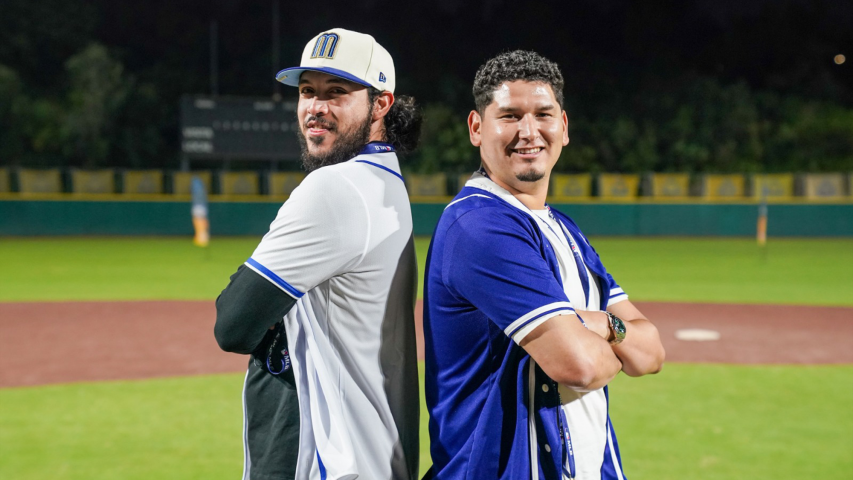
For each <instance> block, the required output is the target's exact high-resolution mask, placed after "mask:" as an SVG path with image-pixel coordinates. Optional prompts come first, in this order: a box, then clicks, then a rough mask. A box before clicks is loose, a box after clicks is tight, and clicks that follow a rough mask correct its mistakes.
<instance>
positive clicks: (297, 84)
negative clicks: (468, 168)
mask: <svg viewBox="0 0 853 480" xmlns="http://www.w3.org/2000/svg"><path fill="white" fill-rule="evenodd" d="M276 79H277V80H278V81H280V82H282V83H284V84H285V85H289V86H292V87H294V88H295V90H294V91H295V92H298V103H297V109H296V112H297V113H296V115H297V119H298V122H299V130H298V131H297V135H298V137H299V140H300V143H301V145H302V163H303V165H304V167H305V169H306V170H308V172H309V173H308V175H307V176H306V177H305V180H303V181H302V183H301V184H300V185H299V187H297V188H296V189H295V190H294V191H293V193H292V194H291V196H290V198H289V199H288V200H287V201H286V202H285V203H284V205H282V207H281V209H280V210H279V212H278V215H277V216H276V218H275V220H273V222H272V224H271V225H270V230H269V232H268V233H267V234H266V235H265V236H264V238H263V239H262V240H261V242H260V244H259V245H258V246H257V248H256V249H255V251H254V253H252V256H251V257H250V258H249V259H248V260H246V262H245V263H244V264H243V265H241V266H240V267H239V268H238V270H237V272H236V273H235V274H234V275H233V276H232V277H231V282H230V283H229V284H228V287H227V288H226V289H225V290H224V291H223V292H222V294H221V295H220V296H219V298H218V299H217V300H216V311H217V316H216V326H215V328H214V334H215V336H216V340H217V341H218V342H219V345H220V347H221V348H222V349H223V350H226V351H229V352H237V353H243V354H251V359H250V360H249V365H248V371H247V373H246V381H245V384H244V388H243V413H244V423H243V449H244V469H243V480H291V479H300V480H301V479H310V480H324V479H326V478H330V479H331V478H341V479H343V478H366V479H377V480H380V479H382V480H398V479H399V480H413V479H414V478H415V477H416V476H417V472H418V425H419V422H418V415H419V405H418V372H417V352H416V346H415V322H414V299H415V290H416V285H417V280H416V271H417V265H416V261H415V251H414V243H413V238H412V213H411V207H410V205H409V198H408V195H407V193H406V186H405V184H404V183H403V176H402V174H401V171H400V162H399V160H398V158H397V152H399V153H403V154H405V153H408V152H410V151H412V150H414V148H415V147H416V146H417V143H418V138H419V135H420V125H421V120H422V116H421V113H420V110H419V109H418V108H417V106H416V105H415V103H414V99H412V98H411V97H407V96H403V95H397V96H395V93H394V87H395V85H396V81H397V77H396V74H395V69H394V62H393V60H392V58H391V55H390V54H389V53H388V51H387V50H385V48H383V47H382V46H381V45H380V44H379V43H378V42H376V40H375V39H374V38H373V37H372V36H370V35H366V34H363V33H359V32H353V31H350V30H344V29H341V28H335V29H331V30H326V31H324V32H322V33H320V34H318V35H317V36H315V37H314V38H312V39H311V40H310V41H309V42H308V43H307V44H306V45H305V49H304V50H303V53H302V61H301V63H300V65H299V66H297V67H292V68H286V69H284V70H282V71H280V72H279V73H278V75H277V76H276Z"/></svg>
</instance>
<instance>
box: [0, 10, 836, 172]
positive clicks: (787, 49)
mask: <svg viewBox="0 0 853 480" xmlns="http://www.w3.org/2000/svg"><path fill="white" fill-rule="evenodd" d="M338 3H340V5H338ZM338 3H335V2H332V3H330V4H329V8H328V9H326V10H325V11H324V12H319V13H318V12H317V11H316V9H314V8H312V7H311V6H310V5H296V6H294V5H289V4H288V5H282V10H283V12H282V20H281V25H282V32H283V34H282V39H283V40H282V45H281V55H280V57H281V59H282V60H281V61H280V62H279V63H280V65H272V64H271V60H270V56H271V49H272V47H271V41H270V29H271V27H270V24H271V13H270V12H271V3H269V2H246V1H240V0H220V1H208V2H202V1H200V0H185V1H182V2H166V1H162V0H152V1H151V2H147V3H146V4H144V5H141V4H131V3H124V2H108V1H106V0H93V1H88V2H62V1H59V0H41V1H39V2H30V1H28V0H4V2H2V4H0V165H13V166H35V167H39V166H67V167H78V166H79V167H102V166H105V167H127V168H174V167H175V166H177V164H178V161H179V156H180V148H179V140H180V132H179V131H178V124H179V122H178V114H179V111H178V100H179V98H180V96H181V95H183V94H208V93H210V92H209V90H210V89H209V78H208V75H209V68H208V64H209V44H208V40H209V26H210V22H211V21H216V22H218V25H219V32H220V42H219V50H220V55H219V56H220V65H221V67H220V79H219V83H220V85H221V88H220V93H222V94H229V95H253V96H270V95H272V94H273V92H274V91H275V90H274V89H275V86H274V82H273V80H272V74H273V72H274V71H276V70H277V69H278V68H279V67H282V66H287V65H290V64H294V63H295V62H296V61H297V59H298V58H299V55H300V53H301V49H302V46H303V45H304V41H305V39H307V38H310V37H311V36H312V35H314V34H316V33H317V31H319V30H320V29H323V28H327V27H334V26H344V27H347V28H353V29H362V30H365V31H370V32H372V33H374V35H375V36H376V37H377V38H378V39H379V40H380V41H381V42H382V43H383V44H386V46H388V48H389V50H391V51H392V54H393V55H394V56H395V59H396V62H397V69H398V72H399V73H400V80H399V83H398V85H399V86H398V91H400V92H405V93H412V94H414V95H415V96H416V98H418V100H419V101H420V103H421V105H422V106H423V109H424V113H425V116H426V122H425V124H424V131H423V143H422V147H421V148H420V150H419V151H418V152H416V153H415V154H413V155H412V156H410V158H408V159H407V163H408V170H410V171H415V172H418V173H434V172H448V173H460V172H466V171H470V170H472V169H474V168H476V166H477V165H478V159H477V152H476V150H475V149H474V148H473V147H471V145H470V143H469V141H468V133H467V127H466V125H465V118H466V116H467V114H468V112H469V110H470V108H471V106H472V105H471V104H472V101H471V95H470V83H471V79H472V78H473V73H474V71H475V70H476V68H477V66H478V65H479V64H481V63H482V61H483V60H485V59H486V58H488V57H490V56H492V55H494V54H495V53H497V52H499V51H501V50H505V49H507V48H516V47H518V48H531V49H536V50H538V51H540V52H542V53H543V54H545V55H546V56H548V57H550V58H552V59H553V60H556V61H557V62H558V63H560V65H561V67H562V69H563V71H564V75H565V76H566V89H565V95H566V105H565V107H566V109H567V111H568V113H569V118H570V130H569V132H570V136H571V144H570V145H569V147H567V148H565V149H564V152H563V159H562V161H561V162H560V163H558V166H557V170H558V171H563V172H603V171H608V172H646V171H660V172H667V171H679V172H691V173H697V172H762V171H763V172H776V171H780V172H781V171H812V172H816V171H850V170H853V89H851V84H850V80H851V78H853V75H851V73H850V72H851V62H850V61H848V62H847V63H846V64H844V65H836V64H834V63H833V61H832V58H833V56H834V55H835V54H837V53H842V49H843V48H842V47H847V48H849V47H850V45H851V44H853V42H851V38H852V37H851V33H850V31H851V30H853V29H850V28H848V27H849V22H848V21H845V20H844V19H845V18H846V19H847V20H849V19H850V18H853V7H851V5H850V4H849V3H844V2H840V3H838V2H824V1H804V0H780V1H772V2H771V1H769V0H756V1H755V2H750V3H749V5H744V4H743V2H733V1H722V2H702V1H699V0H695V1H687V2H679V3H678V4H672V5H654V6H652V5H640V4H637V3H632V2H626V1H621V0H601V1H597V2H593V1H591V0H590V1H587V0H580V1H578V2H576V3H573V4H572V9H569V8H567V7H565V6H564V5H562V4H561V3H559V2H540V3H537V4H535V5H534V4H532V3H530V4H525V8H521V9H518V10H512V11H510V7H511V6H512V4H511V3H510V2H506V1H503V0H480V1H475V2H461V1H454V0H442V1H439V2H435V3H434V4H432V5H425V6H420V5H409V6H406V7H401V6H400V5H397V4H393V2H389V1H384V0H371V1H367V2H363V4H361V5H359V6H354V5H352V4H350V3H344V2H338ZM392 6H393V8H391V7H392ZM377 18H382V19H383V20H384V22H381V25H377V23H376V19H377ZM305 19H310V20H311V21H307V22H306V21H305ZM415 19H417V20H418V21H414V20H415ZM533 20H535V21H538V22H539V23H538V27H537V28H528V29H520V28H519V27H518V25H520V24H526V23H529V22H530V21H533ZM510 27H514V28H510ZM542 30H544V31H542ZM848 55H850V54H849V52H848ZM278 91H280V92H281V93H282V94H283V95H284V98H287V96H288V95H289V94H290V93H292V92H290V91H289V90H288V89H280V87H279V90H278ZM294 168H296V166H295V164H294Z"/></svg>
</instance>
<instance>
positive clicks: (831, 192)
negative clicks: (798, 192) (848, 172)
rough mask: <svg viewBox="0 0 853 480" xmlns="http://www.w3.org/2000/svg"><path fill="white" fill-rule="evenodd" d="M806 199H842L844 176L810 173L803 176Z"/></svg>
mask: <svg viewBox="0 0 853 480" xmlns="http://www.w3.org/2000/svg"><path fill="white" fill-rule="evenodd" d="M805 195H806V198H810V199H819V200H829V199H839V198H842V197H844V175H842V174H840V173H810V174H807V175H805Z"/></svg>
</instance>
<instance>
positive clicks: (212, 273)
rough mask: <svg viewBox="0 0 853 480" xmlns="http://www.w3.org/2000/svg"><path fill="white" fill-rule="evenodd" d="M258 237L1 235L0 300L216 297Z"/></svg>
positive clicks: (253, 246) (186, 298) (252, 247)
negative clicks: (197, 240) (204, 240)
mask: <svg viewBox="0 0 853 480" xmlns="http://www.w3.org/2000/svg"><path fill="white" fill-rule="evenodd" d="M259 241H260V238H238V237H237V238H217V239H214V241H213V242H212V243H211V246H210V247H208V248H206V249H205V248H199V247H196V246H194V245H193V244H192V242H191V241H190V240H189V239H184V238H139V237H136V238H82V237H71V238H25V239H18V238H16V239H8V238H3V239H0V265H3V270H4V272H14V274H6V275H3V276H2V277H0V301H5V302H10V301H59V300H171V299H180V300H202V299H211V298H216V296H217V295H219V292H221V291H222V289H223V288H225V286H226V285H227V284H228V277H229V276H230V275H231V274H232V273H234V272H235V271H236V270H237V267H239V266H240V264H242V263H243V262H244V261H245V260H246V259H247V258H249V256H250V255H251V254H252V252H253V251H254V249H255V247H256V246H257V244H258V242H259Z"/></svg>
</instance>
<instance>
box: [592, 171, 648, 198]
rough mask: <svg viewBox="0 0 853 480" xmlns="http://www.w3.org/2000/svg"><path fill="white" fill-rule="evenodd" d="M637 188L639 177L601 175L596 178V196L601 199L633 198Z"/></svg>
mask: <svg viewBox="0 0 853 480" xmlns="http://www.w3.org/2000/svg"><path fill="white" fill-rule="evenodd" d="M639 186H640V176H639V175H633V174H621V173H602V174H600V175H599V176H598V196H599V197H601V198H603V199H631V198H635V197H636V196H637V192H638V190H639Z"/></svg>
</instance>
